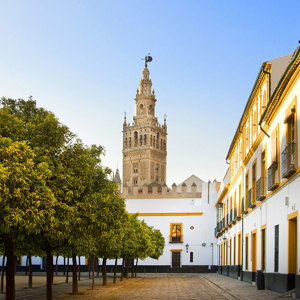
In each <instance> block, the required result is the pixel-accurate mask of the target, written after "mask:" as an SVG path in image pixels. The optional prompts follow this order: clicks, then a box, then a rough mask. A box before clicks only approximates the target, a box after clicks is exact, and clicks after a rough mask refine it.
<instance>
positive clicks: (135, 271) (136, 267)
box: [134, 258, 139, 277]
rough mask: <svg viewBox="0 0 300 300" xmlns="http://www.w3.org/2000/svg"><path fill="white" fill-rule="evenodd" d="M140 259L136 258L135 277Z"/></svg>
mask: <svg viewBox="0 0 300 300" xmlns="http://www.w3.org/2000/svg"><path fill="white" fill-rule="evenodd" d="M138 261H139V258H137V259H136V264H135V274H134V277H136V273H137V266H138Z"/></svg>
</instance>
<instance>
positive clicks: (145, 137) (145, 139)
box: [144, 134, 147, 145]
mask: <svg viewBox="0 0 300 300" xmlns="http://www.w3.org/2000/svg"><path fill="white" fill-rule="evenodd" d="M144 145H147V134H144Z"/></svg>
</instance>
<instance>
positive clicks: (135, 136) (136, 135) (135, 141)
mask: <svg viewBox="0 0 300 300" xmlns="http://www.w3.org/2000/svg"><path fill="white" fill-rule="evenodd" d="M137 138H138V134H137V131H135V132H134V146H135V147H136V146H137Z"/></svg>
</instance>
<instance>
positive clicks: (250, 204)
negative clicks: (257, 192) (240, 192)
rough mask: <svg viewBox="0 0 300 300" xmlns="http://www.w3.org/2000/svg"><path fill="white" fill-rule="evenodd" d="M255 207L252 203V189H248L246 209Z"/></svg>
mask: <svg viewBox="0 0 300 300" xmlns="http://www.w3.org/2000/svg"><path fill="white" fill-rule="evenodd" d="M255 206H256V204H255V203H252V189H249V191H248V207H249V208H253V207H255Z"/></svg>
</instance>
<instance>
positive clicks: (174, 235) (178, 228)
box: [170, 223, 183, 243]
mask: <svg viewBox="0 0 300 300" xmlns="http://www.w3.org/2000/svg"><path fill="white" fill-rule="evenodd" d="M182 242H183V236H182V223H171V224H170V243H182Z"/></svg>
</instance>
